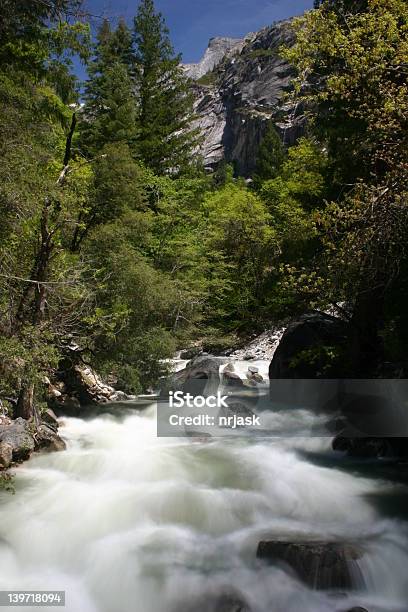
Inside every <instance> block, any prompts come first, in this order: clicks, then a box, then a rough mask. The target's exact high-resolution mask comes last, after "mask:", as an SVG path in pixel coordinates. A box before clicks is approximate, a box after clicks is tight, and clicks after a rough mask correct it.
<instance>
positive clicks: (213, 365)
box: [161, 354, 227, 396]
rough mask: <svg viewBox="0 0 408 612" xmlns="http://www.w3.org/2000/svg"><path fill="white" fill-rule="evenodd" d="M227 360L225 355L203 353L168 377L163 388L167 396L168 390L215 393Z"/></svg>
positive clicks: (205, 393) (163, 392) (206, 394)
mask: <svg viewBox="0 0 408 612" xmlns="http://www.w3.org/2000/svg"><path fill="white" fill-rule="evenodd" d="M226 362H227V359H225V358H223V357H210V356H208V355H204V354H203V355H201V356H199V357H196V358H195V359H193V360H192V361H190V363H188V365H187V367H186V368H184V370H180V371H179V372H176V373H175V374H172V375H171V376H170V377H169V378H167V379H166V380H165V381H164V383H163V385H162V390H161V395H162V396H166V394H167V393H168V391H183V392H184V393H191V394H192V395H195V396H196V395H204V396H208V395H214V394H216V393H217V391H218V390H219V387H220V382H221V377H220V367H221V365H224V364H225V363H226Z"/></svg>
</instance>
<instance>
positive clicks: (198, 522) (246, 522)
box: [0, 408, 408, 612]
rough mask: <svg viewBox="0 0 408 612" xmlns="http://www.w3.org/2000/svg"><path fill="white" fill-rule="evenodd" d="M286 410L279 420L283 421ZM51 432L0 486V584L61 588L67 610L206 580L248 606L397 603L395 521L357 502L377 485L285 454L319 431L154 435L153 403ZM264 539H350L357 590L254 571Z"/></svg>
mask: <svg viewBox="0 0 408 612" xmlns="http://www.w3.org/2000/svg"><path fill="white" fill-rule="evenodd" d="M294 414H295V413H288V414H287V417H286V418H285V416H284V415H283V414H282V413H280V414H279V415H278V417H277V418H279V419H280V420H281V421H282V428H283V430H288V429H291V428H292V427H293V418H294ZM271 418H272V417H271ZM304 418H306V417H305V415H303V419H304ZM61 432H62V434H63V436H64V437H65V439H66V440H67V444H68V450H67V451H66V452H63V453H55V454H51V455H42V456H37V457H35V458H33V459H32V460H31V461H30V462H29V463H27V464H25V465H24V466H22V467H20V468H19V469H18V470H17V480H16V485H17V492H16V495H15V496H10V495H8V494H6V493H1V495H0V590H10V589H18V590H30V589H31V590H65V591H66V608H65V609H66V610H67V612H176V611H177V612H183V606H184V604H185V603H186V602H187V603H189V604H191V602H194V601H198V600H199V599H200V597H202V596H204V597H205V596H206V594H208V593H214V592H217V590H218V589H221V590H222V589H223V590H224V591H225V589H231V590H233V591H234V592H239V593H241V594H242V595H243V596H244V597H245V599H246V600H247V601H248V603H249V604H250V606H251V610H252V611H253V612H336V611H339V612H340V611H346V610H348V609H349V608H351V607H352V606H353V605H362V606H364V607H366V608H367V610H369V612H392V611H398V612H406V611H407V609H408V605H407V603H406V602H408V584H407V572H406V568H407V564H408V552H407V541H408V540H407V529H406V525H405V523H402V522H398V521H391V520H384V519H382V518H380V517H379V516H378V515H377V513H376V511H375V509H374V507H373V506H372V504H371V503H370V501H369V498H366V497H365V496H366V494H369V493H374V492H378V491H379V490H380V489H381V487H384V486H385V483H381V482H380V481H374V480H369V479H365V478H361V477H357V476H354V475H352V474H348V473H346V472H342V471H339V470H336V469H334V468H326V467H319V466H317V465H313V464H311V463H310V462H308V461H307V460H306V459H305V458H304V457H303V456H302V455H301V454H298V453H297V452H296V450H295V447H296V448H297V449H299V448H302V446H303V448H305V449H306V448H310V447H311V446H312V448H313V450H314V451H317V450H319V448H320V450H323V449H325V448H326V447H327V439H326V440H320V441H319V440H318V439H314V440H313V441H311V440H304V441H302V440H301V439H299V438H296V439H294V440H289V439H286V440H282V441H278V440H273V439H262V440H260V439H258V440H248V439H245V440H244V439H219V440H216V441H210V442H208V443H205V444H203V443H197V442H193V441H192V440H187V439H183V440H177V439H158V438H157V436H156V418H155V412H154V408H151V409H149V410H148V411H147V412H145V413H142V414H139V413H130V412H129V413H127V414H124V415H123V416H122V417H117V418H113V417H112V416H109V415H106V416H101V417H98V418H94V419H92V420H89V421H84V420H80V419H64V426H63V428H62V429H61ZM267 538H270V539H274V538H279V539H289V540H294V541H296V540H298V541H304V540H307V539H316V540H338V541H345V540H346V541H356V540H357V541H359V542H362V543H363V545H364V548H365V550H366V554H365V556H364V557H363V559H362V561H361V569H362V571H363V574H364V577H365V580H366V584H367V587H366V589H365V590H364V591H361V592H353V593H348V594H345V593H343V594H342V595H341V596H337V597H334V596H333V595H330V594H329V593H323V592H316V591H312V590H310V589H308V588H307V587H306V586H304V585H302V584H301V583H300V582H299V581H298V580H297V579H296V578H294V577H293V575H290V573H289V572H286V571H285V570H284V569H282V568H275V567H265V566H263V565H262V564H260V563H259V562H257V561H256V549H257V544H258V542H259V541H260V540H261V539H267ZM25 609H30V608H25ZM34 609H36V610H39V609H42V608H33V610H34ZM43 609H44V610H45V609H46V608H43ZM193 609H194V610H197V612H200V608H199V607H198V606H197V607H196V608H195V607H194V604H193V607H191V608H188V610H189V611H190V610H193Z"/></svg>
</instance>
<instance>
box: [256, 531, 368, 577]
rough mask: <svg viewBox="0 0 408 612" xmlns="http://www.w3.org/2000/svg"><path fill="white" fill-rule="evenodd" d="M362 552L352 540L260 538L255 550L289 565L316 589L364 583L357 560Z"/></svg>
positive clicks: (259, 554)
mask: <svg viewBox="0 0 408 612" xmlns="http://www.w3.org/2000/svg"><path fill="white" fill-rule="evenodd" d="M362 555H363V552H362V550H360V549H359V548H357V547H356V546H352V545H349V544H338V543H326V542H311V543H309V542H307V543H294V542H279V541H263V542H260V543H259V545H258V550H257V553H256V556H257V557H258V558H259V559H262V560H265V561H268V562H270V563H284V564H285V565H287V566H289V567H290V568H291V569H292V570H293V571H294V572H295V574H296V575H297V576H298V577H299V578H300V579H301V580H302V581H303V582H304V583H305V584H307V585H308V586H309V587H311V588H313V589H352V588H353V587H357V586H361V584H362V577H361V573H360V571H359V568H358V565H357V560H358V559H359V558H361V556H362ZM356 582H357V583H358V584H356Z"/></svg>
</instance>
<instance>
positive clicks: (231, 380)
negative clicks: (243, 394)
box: [222, 370, 244, 389]
mask: <svg viewBox="0 0 408 612" xmlns="http://www.w3.org/2000/svg"><path fill="white" fill-rule="evenodd" d="M222 382H223V384H224V385H225V386H226V387H229V388H230V387H232V388H235V389H242V388H244V382H243V381H242V379H241V377H240V376H239V374H236V373H235V372H230V371H228V370H227V371H225V370H224V372H223V376H222Z"/></svg>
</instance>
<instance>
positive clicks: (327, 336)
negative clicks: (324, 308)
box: [269, 312, 349, 380]
mask: <svg viewBox="0 0 408 612" xmlns="http://www.w3.org/2000/svg"><path fill="white" fill-rule="evenodd" d="M348 332H349V327H348V325H347V324H346V323H345V322H344V321H342V320H341V319H337V318H336V317H332V316H331V315H327V314H325V313H322V312H313V313H310V314H306V315H303V316H301V317H299V319H298V320H297V321H294V322H293V323H291V324H290V325H289V326H288V327H287V329H286V331H285V333H284V334H283V337H282V340H281V341H280V343H279V346H278V348H277V349H276V352H275V354H274V356H273V359H272V362H271V364H270V367H269V378H270V379H271V380H272V379H316V378H341V375H339V372H333V371H332V370H330V369H328V367H329V368H330V363H329V362H328V361H327V357H326V353H325V352H324V351H322V352H321V355H319V349H321V348H323V347H327V346H329V347H333V346H335V347H338V348H341V347H343V346H345V344H346V342H347V339H348ZM308 351H315V352H316V356H315V357H314V358H313V359H308V358H306V357H302V355H304V354H305V353H307V352H308Z"/></svg>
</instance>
